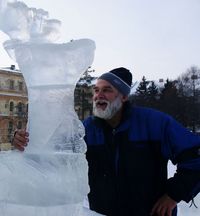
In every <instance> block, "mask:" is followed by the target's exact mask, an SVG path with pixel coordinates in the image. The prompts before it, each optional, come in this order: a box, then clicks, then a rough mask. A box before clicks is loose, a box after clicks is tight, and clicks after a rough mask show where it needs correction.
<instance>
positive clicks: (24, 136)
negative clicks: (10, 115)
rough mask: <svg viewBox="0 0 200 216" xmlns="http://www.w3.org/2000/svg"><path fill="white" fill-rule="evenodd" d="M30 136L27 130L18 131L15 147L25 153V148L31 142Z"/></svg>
mask: <svg viewBox="0 0 200 216" xmlns="http://www.w3.org/2000/svg"><path fill="white" fill-rule="evenodd" d="M28 136H29V133H28V132H26V131H25V130H17V131H16V132H15V135H14V138H13V145H14V147H15V148H16V149H18V150H20V151H24V147H25V146H27V143H28V141H29V139H28Z"/></svg>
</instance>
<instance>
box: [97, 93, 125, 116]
mask: <svg viewBox="0 0 200 216" xmlns="http://www.w3.org/2000/svg"><path fill="white" fill-rule="evenodd" d="M98 102H104V103H106V104H107V107H106V109H105V110H102V109H101V108H98V107H97V106H96V104H97V103H98ZM121 107H122V101H121V99H120V97H119V96H118V97H117V98H116V99H115V100H114V101H113V102H109V101H106V100H97V101H95V102H93V114H94V116H96V117H99V118H102V119H111V118H112V117H113V116H114V115H115V114H116V113H117V112H118V111H119V110H120V109H121Z"/></svg>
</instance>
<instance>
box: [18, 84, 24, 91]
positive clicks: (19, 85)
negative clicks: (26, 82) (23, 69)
mask: <svg viewBox="0 0 200 216" xmlns="http://www.w3.org/2000/svg"><path fill="white" fill-rule="evenodd" d="M18 87H19V91H22V90H23V82H18Z"/></svg>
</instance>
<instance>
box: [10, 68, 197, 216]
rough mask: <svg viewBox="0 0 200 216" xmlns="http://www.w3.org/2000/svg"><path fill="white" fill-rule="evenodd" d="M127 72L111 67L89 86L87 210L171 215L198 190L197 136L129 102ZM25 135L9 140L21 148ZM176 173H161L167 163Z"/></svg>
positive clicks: (113, 215)
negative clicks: (90, 99) (91, 86)
mask: <svg viewBox="0 0 200 216" xmlns="http://www.w3.org/2000/svg"><path fill="white" fill-rule="evenodd" d="M131 83H132V74H131V73H130V71H129V70H127V69H126V68H116V69H114V70H111V71H110V72H107V73H104V74H103V75H101V76H100V77H99V78H98V80H97V83H96V85H95V87H94V94H93V113H94V115H93V116H91V117H89V118H87V119H86V120H85V121H84V122H83V124H84V126H85V133H86V136H85V141H86V144H87V148H88V149H87V153H86V156H87V160H88V165H89V173H88V175H89V185H90V193H89V194H88V200H89V206H90V209H92V210H94V211H96V212H98V213H101V214H104V215H107V216H150V215H152V216H153V215H155V216H176V215H177V208H176V205H177V203H178V202H180V201H181V200H184V201H186V202H189V201H190V200H193V198H194V197H195V196H196V195H197V194H198V193H199V191H200V153H199V152H200V137H199V136H197V135H195V134H193V133H191V132H190V131H188V130H187V129H186V128H184V127H183V126H181V125H180V124H179V123H178V122H176V121H175V120H174V119H173V118H172V117H170V116H168V115H166V114H164V113H161V112H159V111H156V110H153V109H149V108H143V107H136V106H131V105H130V103H129V101H128V96H129V93H130V89H131ZM27 142H28V134H27V133H26V132H25V131H19V132H17V133H16V135H15V137H14V145H15V147H16V148H18V149H19V150H23V149H24V147H25V146H26V144H27ZM169 160H171V161H172V163H173V164H176V165H177V172H176V174H175V175H174V176H173V177H172V178H169V179H168V178H167V162H168V161H169Z"/></svg>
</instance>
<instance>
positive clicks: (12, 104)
mask: <svg viewBox="0 0 200 216" xmlns="http://www.w3.org/2000/svg"><path fill="white" fill-rule="evenodd" d="M13 110H14V103H13V102H12V101H11V102H10V112H13Z"/></svg>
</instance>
